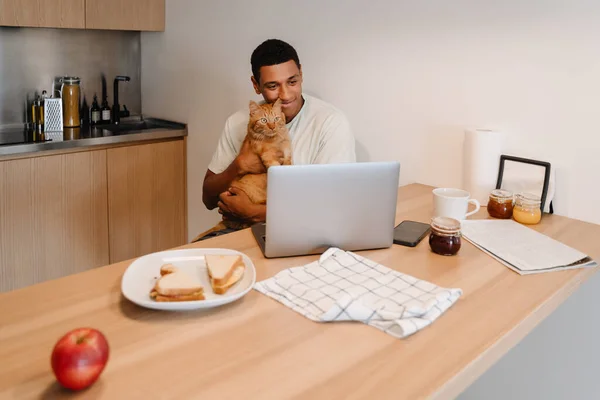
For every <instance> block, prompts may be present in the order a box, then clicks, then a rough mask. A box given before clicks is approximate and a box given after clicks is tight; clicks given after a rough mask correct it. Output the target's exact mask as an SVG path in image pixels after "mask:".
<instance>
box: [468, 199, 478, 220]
mask: <svg viewBox="0 0 600 400" xmlns="http://www.w3.org/2000/svg"><path fill="white" fill-rule="evenodd" d="M469 203H471V204H475V209H474V210H473V211H471V212H470V213H467V214H466V215H465V218H467V217H468V216H469V215H473V214H475V213H476V212H477V211H479V209H480V208H481V204H479V202H478V201H477V199H469Z"/></svg>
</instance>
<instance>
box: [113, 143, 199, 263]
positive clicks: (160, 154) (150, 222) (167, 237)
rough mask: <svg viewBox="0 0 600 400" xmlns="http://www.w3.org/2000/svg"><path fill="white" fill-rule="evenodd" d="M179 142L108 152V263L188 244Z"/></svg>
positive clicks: (184, 191)
mask: <svg viewBox="0 0 600 400" xmlns="http://www.w3.org/2000/svg"><path fill="white" fill-rule="evenodd" d="M185 151H186V150H185V142H184V140H183V139H180V140H175V141H168V142H159V143H152V144H144V145H137V146H128V147H120V148H114V149H109V150H108V154H107V165H108V210H109V213H108V221H109V238H110V262H111V263H114V262H118V261H123V260H127V259H130V258H134V257H139V256H142V255H145V254H148V253H152V252H156V251H162V250H167V249H170V248H173V247H176V246H181V245H183V244H185V243H186V215H187V214H186V189H185V184H186V182H185V180H186V177H185V176H186V175H185V168H186V162H185V159H186V158H185Z"/></svg>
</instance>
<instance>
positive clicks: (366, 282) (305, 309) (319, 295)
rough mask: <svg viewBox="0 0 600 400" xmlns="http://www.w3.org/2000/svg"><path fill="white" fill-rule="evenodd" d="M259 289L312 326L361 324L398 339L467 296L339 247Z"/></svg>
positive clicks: (259, 285)
mask: <svg viewBox="0 0 600 400" xmlns="http://www.w3.org/2000/svg"><path fill="white" fill-rule="evenodd" d="M254 289H256V290H257V291H259V292H261V293H263V294H265V295H267V296H269V297H271V298H273V299H275V300H277V301H279V302H281V303H283V304H285V305H286V306H288V307H290V308H291V309H293V310H294V311H297V312H299V313H300V314H302V315H304V316H305V317H307V318H309V319H311V320H313V321H318V322H331V321H360V322H363V323H365V324H368V325H371V326H373V327H375V328H377V329H380V330H382V331H384V332H386V333H389V334H390V335H392V336H394V337H397V338H404V337H407V336H409V335H412V334H413V333H415V332H417V331H419V330H421V329H423V328H424V327H426V326H427V325H429V324H431V323H432V322H433V321H435V320H436V319H437V318H438V317H439V316H440V315H442V314H443V313H444V311H446V310H447V309H448V308H450V306H452V304H454V303H455V302H456V301H457V300H458V298H459V297H460V296H461V295H462V290H461V289H446V288H442V287H439V286H436V285H434V284H433V283H430V282H427V281H423V280H420V279H417V278H414V277H412V276H410V275H406V274H403V273H401V272H398V271H394V270H392V269H390V268H387V267H384V266H383V265H381V264H377V263H376V262H374V261H372V260H369V259H367V258H364V257H361V256H359V255H358V254H354V253H351V252H348V251H343V250H340V249H338V248H334V247H332V248H330V249H328V250H327V251H326V252H325V253H323V254H322V255H321V257H320V259H319V260H318V261H315V262H312V263H310V264H307V265H304V266H300V267H295V268H289V269H286V270H283V271H281V272H279V273H278V274H277V275H275V276H274V277H272V278H269V279H266V280H264V281H261V282H257V283H256V284H255V286H254Z"/></svg>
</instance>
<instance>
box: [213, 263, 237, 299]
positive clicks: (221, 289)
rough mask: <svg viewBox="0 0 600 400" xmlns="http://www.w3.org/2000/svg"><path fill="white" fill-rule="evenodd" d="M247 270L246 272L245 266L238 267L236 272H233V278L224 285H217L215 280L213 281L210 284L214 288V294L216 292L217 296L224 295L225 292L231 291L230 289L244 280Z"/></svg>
mask: <svg viewBox="0 0 600 400" xmlns="http://www.w3.org/2000/svg"><path fill="white" fill-rule="evenodd" d="M245 270H246V266H245V265H238V266H237V267H236V268H235V270H234V271H233V273H232V274H231V277H230V278H229V280H228V281H227V282H225V283H224V284H223V285H218V284H216V283H215V280H214V279H211V280H210V284H211V286H212V289H213V292H215V293H216V294H224V293H225V292H227V290H229V288H230V287H232V286H233V285H235V283H236V282H238V281H239V280H240V279H242V276H244V271H245Z"/></svg>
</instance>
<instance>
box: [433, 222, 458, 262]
mask: <svg viewBox="0 0 600 400" xmlns="http://www.w3.org/2000/svg"><path fill="white" fill-rule="evenodd" d="M461 236H462V235H461V232H460V221H458V220H456V219H454V218H448V217H435V218H433V219H432V220H431V233H430V234H429V247H431V251H433V252H434V253H436V254H441V255H443V256H453V255H455V254H456V253H458V251H459V250H460V246H461V242H462V240H461Z"/></svg>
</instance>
